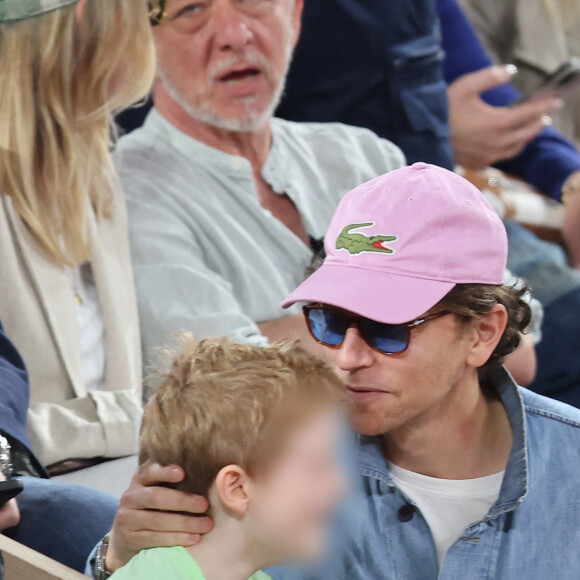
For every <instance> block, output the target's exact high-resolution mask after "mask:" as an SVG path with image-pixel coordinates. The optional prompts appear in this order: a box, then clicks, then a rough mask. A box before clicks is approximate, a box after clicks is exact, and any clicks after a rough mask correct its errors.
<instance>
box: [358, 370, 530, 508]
mask: <svg viewBox="0 0 580 580" xmlns="http://www.w3.org/2000/svg"><path fill="white" fill-rule="evenodd" d="M488 380H489V382H490V384H491V385H492V386H493V387H494V388H495V389H496V391H497V393H498V395H499V396H500V398H501V400H502V403H503V405H504V407H505V410H506V413H507V416H508V419H509V422H510V425H511V428H512V434H513V439H514V441H513V445H512V450H511V452H510V456H509V459H508V463H507V467H506V470H505V476H504V479H503V483H502V487H501V491H500V494H499V498H498V501H497V502H496V503H495V505H494V506H493V507H492V508H491V510H490V512H489V516H491V517H495V516H497V515H499V514H501V513H503V512H508V511H512V510H514V509H516V508H517V507H518V506H519V504H520V503H521V502H522V501H523V499H524V497H525V496H526V495H527V493H528V480H529V473H528V451H527V433H526V420H525V408H524V402H523V400H522V396H521V394H520V392H519V390H518V387H517V385H516V383H515V381H514V380H513V378H512V377H511V375H510V374H509V373H508V372H507V371H506V370H505V368H504V367H503V366H498V367H496V368H493V369H491V370H490V371H489V372H488ZM358 457H359V467H360V469H361V472H362V474H363V476H365V477H370V478H374V479H378V480H381V481H383V482H384V483H385V484H386V485H388V486H389V488H391V489H394V488H396V485H395V483H394V482H393V480H392V478H391V476H390V474H389V471H388V468H387V462H386V460H385V457H384V454H383V445H382V441H381V437H366V436H360V437H359V449H358Z"/></svg>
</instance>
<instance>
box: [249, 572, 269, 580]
mask: <svg viewBox="0 0 580 580" xmlns="http://www.w3.org/2000/svg"><path fill="white" fill-rule="evenodd" d="M250 580H272V578H271V577H270V576H268V574H266V573H265V572H256V573H255V574H254V575H253V576H252V577H251V578H250Z"/></svg>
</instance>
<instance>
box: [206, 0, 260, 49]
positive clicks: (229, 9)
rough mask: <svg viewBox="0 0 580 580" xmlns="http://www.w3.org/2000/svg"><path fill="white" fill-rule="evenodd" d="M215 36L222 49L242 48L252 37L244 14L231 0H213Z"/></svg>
mask: <svg viewBox="0 0 580 580" xmlns="http://www.w3.org/2000/svg"><path fill="white" fill-rule="evenodd" d="M212 20H213V22H212V24H213V27H214V33H215V37H216V39H217V42H218V46H219V48H220V49H222V50H228V49H229V50H234V51H236V50H240V49H243V48H244V47H245V46H246V45H247V44H248V42H249V41H250V40H251V39H252V31H251V30H250V28H249V26H248V22H247V18H245V16H244V14H242V12H241V11H240V10H239V8H238V7H237V2H233V1H232V0H215V3H214V8H213V16H212Z"/></svg>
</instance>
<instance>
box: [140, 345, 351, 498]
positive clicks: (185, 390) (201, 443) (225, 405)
mask: <svg viewBox="0 0 580 580" xmlns="http://www.w3.org/2000/svg"><path fill="white" fill-rule="evenodd" d="M182 347H183V350H182V352H181V353H180V354H179V355H177V356H176V357H175V358H174V359H173V362H172V365H171V369H170V370H169V372H168V373H166V374H165V375H164V376H163V381H162V383H161V385H160V386H159V387H158V389H157V392H156V394H155V396H154V397H153V398H152V399H151V400H150V401H149V403H148V404H147V406H146V408H145V413H144V417H143V425H142V428H141V452H140V457H139V459H140V463H145V462H146V461H154V462H158V463H160V464H161V465H179V466H180V467H183V469H184V470H185V473H186V476H185V480H184V481H183V483H181V484H179V485H178V486H177V487H178V488H179V489H181V490H183V491H187V492H190V493H196V494H199V495H203V496H206V497H207V496H208V492H209V489H210V487H211V485H212V484H213V482H214V480H215V478H216V476H217V474H218V473H219V471H220V470H221V469H222V468H223V467H225V466H227V465H232V464H233V465H238V466H240V467H242V468H243V469H244V470H245V471H246V472H247V473H248V474H249V475H251V476H254V475H255V472H256V470H258V469H261V468H262V467H263V466H264V464H265V463H267V462H268V460H269V459H271V458H272V456H273V454H275V453H276V452H277V450H278V449H279V446H278V443H279V441H280V438H281V436H283V434H284V433H285V431H286V429H287V427H288V426H289V425H292V424H295V422H296V421H298V420H300V419H303V418H305V417H306V416H307V415H308V414H309V413H312V412H313V409H317V408H319V407H320V406H321V405H322V406H323V405H330V404H331V403H332V402H338V401H339V399H340V397H341V396H342V393H343V392H344V386H343V384H342V382H341V381H340V379H339V378H338V376H337V375H336V374H335V373H334V372H333V371H332V370H331V369H330V368H329V367H328V366H327V365H326V364H325V363H324V362H323V361H322V360H321V359H319V358H317V357H315V356H313V355H311V354H309V353H308V352H306V351H305V350H304V349H303V348H301V347H299V346H297V345H296V344H291V343H279V344H275V345H272V346H269V347H267V348H261V347H256V346H251V345H248V344H236V343H233V342H231V341H229V340H228V339H225V338H221V339H207V340H203V341H201V342H199V343H196V341H195V340H194V339H193V337H191V336H189V337H185V338H184V339H183V340H182Z"/></svg>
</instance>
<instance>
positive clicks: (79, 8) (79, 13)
mask: <svg viewBox="0 0 580 580" xmlns="http://www.w3.org/2000/svg"><path fill="white" fill-rule="evenodd" d="M86 7H87V0H79V2H77V5H76V6H75V15H76V17H77V22H81V20H82V19H83V16H84V15H85V8H86Z"/></svg>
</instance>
